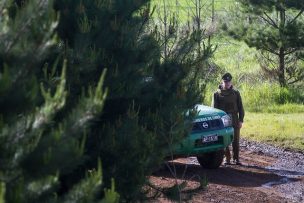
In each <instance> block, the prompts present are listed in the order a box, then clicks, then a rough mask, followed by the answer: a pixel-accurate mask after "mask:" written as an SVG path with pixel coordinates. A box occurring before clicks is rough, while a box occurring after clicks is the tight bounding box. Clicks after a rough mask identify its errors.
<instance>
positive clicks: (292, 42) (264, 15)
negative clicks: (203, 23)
mask: <svg viewBox="0 0 304 203" xmlns="http://www.w3.org/2000/svg"><path fill="white" fill-rule="evenodd" d="M238 2H240V5H241V6H242V13H240V12H236V13H234V15H233V17H232V18H227V19H229V20H226V21H225V23H224V26H223V28H224V30H226V31H227V32H228V33H229V34H230V35H231V36H233V37H234V38H236V39H238V40H243V41H244V42H246V43H247V44H248V46H250V47H255V48H256V49H258V50H260V56H259V63H260V65H261V68H262V70H263V71H264V72H265V74H266V75H267V76H268V77H269V78H274V79H275V80H277V81H278V82H279V84H280V85H281V87H286V86H287V85H288V86H290V85H292V84H295V83H299V82H300V81H301V80H303V78H304V69H303V65H302V63H301V61H302V57H301V51H302V47H303V43H304V41H303V39H302V37H301V36H302V35H303V32H304V24H303V22H302V21H303V16H302V13H303V2H298V3H294V1H292V0H289V1H282V2H281V1H255V0H239V1H238ZM239 19H242V20H241V21H239ZM236 22H241V23H236Z"/></svg>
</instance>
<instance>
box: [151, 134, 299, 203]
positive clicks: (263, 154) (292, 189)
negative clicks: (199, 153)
mask: <svg viewBox="0 0 304 203" xmlns="http://www.w3.org/2000/svg"><path fill="white" fill-rule="evenodd" d="M240 159H241V162H242V165H240V166H239V165H227V166H224V165H222V166H221V167H220V168H219V169H216V170H207V169H203V168H201V167H200V165H199V164H198V162H197V160H196V158H195V157H190V158H182V159H176V160H174V161H170V162H167V163H166V164H165V166H164V167H162V168H161V169H160V170H158V171H156V172H155V173H154V174H153V176H151V177H150V181H151V183H152V184H154V185H157V186H158V187H161V188H168V187H170V186H173V185H174V184H175V183H179V184H181V183H183V182H184V184H183V186H184V187H183V188H182V190H181V194H180V196H179V197H178V199H177V202H178V201H181V202H225V203H229V202H231V203H232V202H233V203H235V202H248V203H249V202H256V203H261V202H271V203H276V202H277V203H281V202H303V203H304V154H303V152H292V151H287V150H284V149H280V148H276V147H273V146H271V145H266V144H259V143H254V142H248V141H246V140H242V141H241V153H240ZM205 183H207V184H206V187H199V186H202V185H204V184H205ZM151 193H153V189H151ZM151 202H171V201H170V200H168V199H167V198H166V197H164V195H160V196H159V197H158V198H157V199H155V200H152V201H151Z"/></svg>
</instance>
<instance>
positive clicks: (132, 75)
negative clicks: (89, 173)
mask: <svg viewBox="0 0 304 203" xmlns="http://www.w3.org/2000/svg"><path fill="white" fill-rule="evenodd" d="M55 8H56V9H57V10H58V11H61V13H62V15H61V18H60V23H59V29H58V33H59V36H60V38H61V39H62V41H63V42H66V44H65V47H67V49H66V52H65V54H66V57H67V59H68V61H69V63H70V65H69V67H73V71H71V72H69V75H68V76H67V78H68V81H69V87H70V90H71V92H70V93H71V94H72V95H71V97H77V95H79V93H80V91H81V88H82V86H83V84H87V83H88V84H96V83H97V80H98V77H97V76H98V75H100V73H101V72H102V71H103V70H104V69H107V76H106V78H105V81H104V85H105V86H106V87H107V88H108V89H109V94H108V96H107V99H106V101H105V106H104V110H103V113H102V115H101V116H100V117H99V120H96V122H95V123H94V126H93V129H92V130H91V131H90V135H88V142H87V143H88V144H87V148H86V149H87V151H86V154H87V155H88V157H89V160H88V161H87V162H86V166H85V167H86V168H90V167H95V165H96V159H97V158H98V157H100V158H101V160H102V163H103V171H104V174H105V176H104V178H105V184H106V187H109V186H110V184H111V180H112V178H114V180H115V183H116V186H117V190H118V192H119V194H121V196H122V198H123V200H126V201H132V200H133V201H134V199H136V198H140V196H141V194H142V188H143V185H144V184H145V183H146V182H147V176H148V175H150V174H151V173H152V171H153V170H154V169H155V168H157V167H158V166H159V164H160V163H161V162H162V161H163V158H164V156H166V155H168V152H169V151H170V150H168V149H169V148H170V147H173V145H174V144H175V143H177V142H178V141H179V140H181V139H182V138H183V137H184V136H185V135H187V134H188V132H189V127H190V126H189V125H188V126H187V125H185V120H187V119H189V118H188V117H187V116H185V112H186V111H188V109H190V108H192V107H193V106H194V104H196V103H198V102H200V101H201V92H200V91H199V88H198V76H197V75H196V74H195V72H196V71H197V70H196V67H197V66H196V65H197V64H198V63H199V62H204V61H206V60H207V59H208V58H209V57H210V56H211V53H212V51H211V50H210V49H209V48H210V47H209V46H206V47H205V50H203V49H202V50H203V51H202V54H201V55H198V54H196V50H197V45H198V43H197V41H196V40H197V36H198V32H196V31H194V32H192V31H190V32H189V33H185V35H184V36H182V37H180V39H179V40H178V43H177V44H176V46H175V48H174V49H172V52H171V55H170V57H168V58H167V60H163V59H162V53H163V47H162V43H163V41H162V39H160V38H159V34H158V33H159V32H158V30H157V29H154V26H150V25H151V24H150V23H151V13H152V12H153V9H151V8H150V4H149V1H148V0H136V1H125V0H103V1H102V0H96V1H83V0H82V1H80V0H77V1H75V0H74V1H68V0H57V1H56V6H55ZM176 34H178V33H176ZM199 36H200V35H199ZM69 79H70V80H69ZM73 178H76V179H77V176H76V175H75V176H72V177H71V176H70V177H66V179H73Z"/></svg>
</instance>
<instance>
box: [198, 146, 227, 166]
mask: <svg viewBox="0 0 304 203" xmlns="http://www.w3.org/2000/svg"><path fill="white" fill-rule="evenodd" d="M196 158H197V160H198V162H199V163H200V165H201V166H202V167H204V168H207V169H216V168H218V167H220V165H221V164H222V162H223V159H224V150H219V151H215V152H208V153H204V154H202V155H199V156H197V157H196Z"/></svg>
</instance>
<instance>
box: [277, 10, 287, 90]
mask: <svg viewBox="0 0 304 203" xmlns="http://www.w3.org/2000/svg"><path fill="white" fill-rule="evenodd" d="M279 15H280V24H279V32H280V37H281V39H280V40H281V41H282V45H281V47H280V50H279V72H278V76H279V83H280V86H281V87H286V80H285V47H284V43H283V42H284V33H283V32H284V29H285V22H286V16H285V10H284V8H283V7H282V8H281V9H280V11H279Z"/></svg>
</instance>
